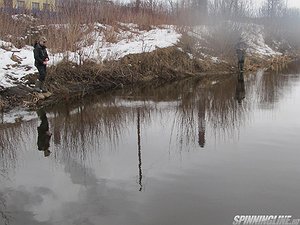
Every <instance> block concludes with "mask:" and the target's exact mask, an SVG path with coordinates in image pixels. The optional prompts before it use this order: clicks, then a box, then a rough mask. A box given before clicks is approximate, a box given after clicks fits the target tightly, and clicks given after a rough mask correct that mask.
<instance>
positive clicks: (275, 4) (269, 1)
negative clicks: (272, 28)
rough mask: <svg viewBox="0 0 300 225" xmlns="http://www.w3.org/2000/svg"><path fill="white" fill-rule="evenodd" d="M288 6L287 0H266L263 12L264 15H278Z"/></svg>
mask: <svg viewBox="0 0 300 225" xmlns="http://www.w3.org/2000/svg"><path fill="white" fill-rule="evenodd" d="M286 8H287V6H286V1H285V0H265V3H264V5H263V6H262V9H261V13H262V15H263V16H268V17H278V16H282V15H283V14H284V12H285V10H286Z"/></svg>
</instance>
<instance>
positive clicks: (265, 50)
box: [188, 21, 281, 57]
mask: <svg viewBox="0 0 300 225" xmlns="http://www.w3.org/2000/svg"><path fill="white" fill-rule="evenodd" d="M188 34H189V35H190V36H192V37H194V38H196V39H198V40H200V41H202V43H203V42H207V40H209V39H210V40H216V39H217V40H218V41H219V42H220V41H222V39H223V41H224V42H223V44H224V45H226V44H227V45H229V44H231V43H230V42H232V43H233V44H234V42H235V43H236V42H237V41H238V40H239V38H241V39H242V41H243V42H244V43H245V44H246V47H247V54H248V55H257V56H260V57H272V56H276V55H281V53H280V52H278V51H276V50H273V49H272V48H271V47H270V46H268V45H267V44H266V41H265V39H266V34H265V32H264V27H263V26H261V25H257V24H253V23H236V22H231V21H227V22H222V23H220V24H217V25H213V26H206V25H202V26H197V27H194V28H193V30H192V31H190V32H189V33H188ZM216 34H218V36H216ZM277 44H278V45H279V44H280V43H277ZM196 47H198V48H199V49H200V50H202V49H203V46H202V45H199V46H196ZM216 57H218V56H216Z"/></svg>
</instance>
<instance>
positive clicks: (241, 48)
mask: <svg viewBox="0 0 300 225" xmlns="http://www.w3.org/2000/svg"><path fill="white" fill-rule="evenodd" d="M246 48H247V47H246V44H245V43H244V42H238V43H237V44H236V45H235V51H236V54H237V57H238V60H239V62H243V61H244V60H245V55H246Z"/></svg>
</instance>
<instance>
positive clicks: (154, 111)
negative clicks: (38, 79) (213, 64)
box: [0, 72, 298, 174]
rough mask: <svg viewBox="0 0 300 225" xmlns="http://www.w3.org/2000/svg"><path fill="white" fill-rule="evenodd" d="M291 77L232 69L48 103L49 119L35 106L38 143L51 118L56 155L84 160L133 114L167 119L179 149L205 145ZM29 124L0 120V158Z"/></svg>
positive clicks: (142, 120) (44, 139) (112, 144)
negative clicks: (75, 100)
mask: <svg viewBox="0 0 300 225" xmlns="http://www.w3.org/2000/svg"><path fill="white" fill-rule="evenodd" d="M296 79H298V78H296ZM291 80H292V79H291V78H290V77H289V76H278V75H276V74H263V73H262V72H261V73H258V74H257V75H247V76H246V77H245V75H244V74H243V73H241V74H240V75H239V76H238V81H237V82H236V78H235V76H234V75H233V76H230V77H228V78H227V79H225V80H224V78H221V79H218V78H210V79H203V78H197V79H190V80H186V81H183V82H175V83H172V84H168V85H164V86H163V87H162V86H151V87H150V88H149V87H144V88H139V89H136V90H134V91H133V92H132V91H131V92H132V93H135V94H134V95H131V96H127V95H126V90H125V91H122V92H117V93H116V94H115V95H113V96H112V95H101V96H94V97H93V98H91V99H86V100H84V102H80V103H77V105H62V106H59V107H56V108H54V109H51V113H50V114H49V115H50V119H48V117H47V115H46V113H45V111H44V110H40V111H38V112H37V113H38V115H39V120H40V124H39V128H38V137H37V139H38V149H39V150H42V151H44V154H45V156H49V154H50V150H49V146H50V144H49V141H50V138H51V132H50V131H49V129H50V127H49V120H50V121H51V125H52V130H53V141H54V147H55V148H58V147H59V149H64V150H63V151H61V150H60V151H57V152H55V158H56V159H58V158H67V157H70V156H72V157H74V158H80V159H82V160H85V159H86V157H87V154H91V153H93V154H94V153H96V154H100V153H101V151H102V150H104V149H110V150H112V151H114V149H117V148H118V145H119V143H120V139H122V137H123V136H124V135H125V134H126V133H127V132H129V129H130V127H131V125H132V123H133V121H135V118H137V117H138V121H139V123H138V125H139V127H140V125H141V124H143V125H144V126H145V127H147V126H150V125H151V124H155V123H161V124H166V123H169V122H171V123H172V124H173V125H172V129H171V130H169V131H166V134H167V133H168V134H169V139H170V143H171V142H172V143H173V141H172V140H173V139H174V138H175V139H176V141H177V144H179V146H180V149H181V150H183V149H189V148H190V147H192V146H193V145H198V146H199V147H201V148H204V147H205V146H206V145H207V143H206V137H207V135H208V132H209V135H214V136H223V137H232V136H234V135H235V133H238V130H239V129H240V127H241V126H242V125H244V124H245V123H247V121H250V118H251V110H252V109H253V108H254V107H255V106H256V105H255V104H256V100H255V99H257V102H258V103H259V107H267V108H269V107H270V106H272V107H274V104H275V103H276V102H277V101H278V100H279V98H280V96H283V95H284V94H285V93H287V91H286V90H289V86H290V83H291V82H292V81H291ZM245 87H246V88H247V90H248V93H247V96H249V98H247V99H245ZM232 96H235V97H232ZM242 101H243V105H242V106H241V102H242ZM136 108H138V110H137V111H136ZM26 123H28V124H29V122H26ZM207 127H209V131H208V130H207ZM30 129H31V128H30V126H28V125H26V124H22V123H15V124H2V125H0V132H1V135H0V148H1V153H0V154H1V155H2V157H1V161H2V164H3V163H5V162H9V161H10V162H11V161H13V160H14V159H16V151H15V150H14V148H15V146H18V143H20V141H21V140H26V139H27V137H28V135H31V131H29V130H30ZM138 137H140V136H138ZM140 138H141V137H140ZM189 146H190V147H189ZM140 174H141V173H140Z"/></svg>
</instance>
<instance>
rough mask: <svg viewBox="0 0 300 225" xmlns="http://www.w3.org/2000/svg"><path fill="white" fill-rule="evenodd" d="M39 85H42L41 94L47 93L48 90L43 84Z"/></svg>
mask: <svg viewBox="0 0 300 225" xmlns="http://www.w3.org/2000/svg"><path fill="white" fill-rule="evenodd" d="M41 83H42V84H41V90H42V92H43V93H46V92H48V89H47V88H46V86H45V83H44V82H41Z"/></svg>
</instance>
